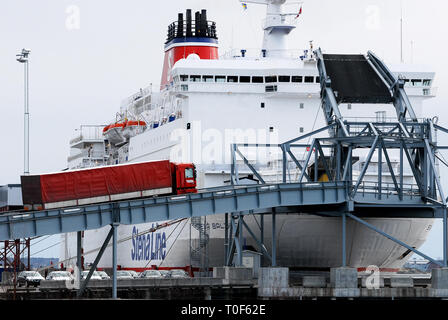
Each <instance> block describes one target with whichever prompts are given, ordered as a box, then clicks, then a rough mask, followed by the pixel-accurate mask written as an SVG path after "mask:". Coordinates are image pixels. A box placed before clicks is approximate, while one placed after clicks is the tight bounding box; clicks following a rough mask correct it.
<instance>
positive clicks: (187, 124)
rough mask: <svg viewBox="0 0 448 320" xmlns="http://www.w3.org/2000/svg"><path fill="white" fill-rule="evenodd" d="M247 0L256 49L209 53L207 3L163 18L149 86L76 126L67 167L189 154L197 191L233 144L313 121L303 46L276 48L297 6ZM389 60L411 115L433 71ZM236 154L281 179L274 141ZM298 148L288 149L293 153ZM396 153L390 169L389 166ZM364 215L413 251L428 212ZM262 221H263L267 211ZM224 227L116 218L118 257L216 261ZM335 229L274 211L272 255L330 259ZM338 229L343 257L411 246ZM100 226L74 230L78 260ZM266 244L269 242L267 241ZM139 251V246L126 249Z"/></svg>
mask: <svg viewBox="0 0 448 320" xmlns="http://www.w3.org/2000/svg"><path fill="white" fill-rule="evenodd" d="M246 2H253V3H257V4H263V5H266V7H267V14H266V18H265V20H264V21H263V29H264V39H263V44H262V47H261V48H260V50H259V51H258V52H257V53H256V55H250V54H249V53H248V51H247V50H246V49H245V48H241V50H239V51H238V52H231V53H226V54H223V55H222V56H221V57H220V56H219V54H218V31H217V26H216V23H214V22H212V21H208V20H207V12H206V11H205V10H201V11H198V12H196V13H195V14H194V18H193V14H192V11H191V10H187V12H186V15H185V16H184V15H183V14H179V15H178V19H177V21H176V22H173V23H172V24H170V25H169V27H168V36H167V41H166V43H165V58H164V68H163V73H162V77H161V86H160V92H153V90H152V88H151V87H148V88H143V89H140V90H138V92H137V93H135V94H134V95H132V96H131V97H129V98H127V99H125V100H124V101H123V102H122V105H121V107H120V110H119V112H117V114H116V116H115V118H114V119H113V120H112V121H110V123H109V124H108V125H107V126H106V125H104V126H100V127H96V129H92V130H93V131H94V133H93V134H91V135H93V138H92V139H89V138H88V135H87V134H84V135H83V134H81V135H80V136H78V137H77V139H74V140H72V141H71V147H72V154H71V156H70V157H69V159H68V160H69V161H68V163H69V169H74V168H80V167H87V166H93V165H107V164H119V163H126V162H141V161H147V160H164V159H166V160H170V161H173V162H192V163H194V164H195V165H196V168H197V172H198V187H199V188H208V187H214V186H222V185H226V184H229V183H230V162H231V161H230V160H231V159H230V145H231V144H232V143H280V142H283V141H287V140H289V139H293V138H295V137H297V136H299V135H303V134H306V133H307V132H310V131H313V129H316V128H319V127H322V126H323V125H324V122H325V118H324V116H323V115H322V108H321V105H320V103H321V100H320V82H319V74H318V70H317V65H316V59H315V57H314V56H313V47H312V43H311V44H310V48H309V49H307V50H304V51H296V52H293V51H291V50H288V49H287V47H286V39H287V36H288V35H289V34H290V32H292V31H293V30H294V29H295V28H296V23H297V20H296V19H294V18H295V16H296V15H297V13H284V12H283V7H284V4H285V0H256V1H255V0H254V1H246ZM390 68H391V70H392V71H393V72H394V73H395V74H396V75H398V76H400V77H402V78H404V79H405V80H406V85H405V88H406V92H407V94H408V96H409V97H410V99H411V101H412V105H413V108H414V110H415V111H416V113H417V116H421V114H422V108H423V102H424V101H425V100H426V99H428V98H431V97H434V96H435V89H434V88H433V86H432V84H433V79H434V76H435V73H434V72H432V71H430V70H428V69H426V68H422V67H417V66H410V65H404V64H400V65H391V66H390ZM340 109H341V113H342V114H343V116H344V118H345V119H358V120H361V119H364V120H365V119H373V120H372V121H375V122H387V121H389V120H390V118H392V117H394V116H395V110H394V109H393V108H391V107H390V106H384V105H366V104H364V105H358V104H341V105H340ZM95 130H96V131H95ZM98 132H100V133H98ZM98 134H99V135H100V136H98ZM322 134H324V135H325V132H324V133H322ZM91 135H90V136H91ZM90 136H89V137H90ZM247 152H248V154H249V155H248V159H249V160H250V161H251V163H252V165H253V166H254V167H256V168H257V170H258V171H259V172H260V173H262V174H263V177H264V179H265V180H266V181H280V180H281V170H280V168H279V165H278V163H279V161H280V160H281V155H280V154H279V153H278V152H277V151H276V150H267V151H265V152H258V151H254V150H249V149H248V150H247ZM305 156H306V154H305V153H302V154H296V157H297V159H299V160H301V161H303V160H304V158H305ZM362 161H363V158H362V155H360V156H359V158H358V162H357V163H355V164H354V167H355V168H356V166H358V167H360V166H361V165H362ZM372 162H373V165H371V167H370V168H371V169H370V170H375V169H374V167H375V165H376V166H377V167H378V166H380V165H381V166H384V165H385V164H384V163H381V164H380V163H378V160H376V164H375V160H373V161H372ZM392 162H394V159H392ZM397 162H398V161H395V165H394V171H395V170H396V172H397V173H398V172H399V168H398V167H397ZM245 168H246V167H243V163H242V160H241V170H240V174H244V173H245V172H246V173H247V177H246V178H245V181H244V183H256V182H257V181H256V179H254V178H253V176H251V174H250V172H249V171H247V168H246V169H245ZM244 170H246V171H244ZM371 176H372V177H374V176H375V174H374V172H371ZM368 177H369V172H368V173H367V178H366V179H368ZM289 179H290V180H291V181H293V180H294V179H297V177H296V175H295V172H290V174H289ZM387 179H388V178H387V174H386V177H385V181H386V182H387ZM404 180H405V182H406V183H412V174H411V173H410V172H406V170H405V174H404ZM372 183H374V182H372ZM366 220H367V221H369V223H371V224H373V225H375V226H376V227H378V228H380V229H381V230H384V231H386V232H388V233H390V234H392V235H394V236H395V237H397V238H399V239H400V240H402V241H404V242H406V243H408V244H409V245H411V246H413V247H415V248H418V247H420V246H421V245H422V244H423V243H424V241H425V239H426V237H427V235H428V233H429V231H430V229H431V227H432V224H433V220H432V219H408V218H406V219H405V218H397V219H387V220H386V219H380V218H370V219H366ZM162 223H164V222H161V224H162ZM247 223H248V224H249V225H250V227H251V229H252V230H257V232H258V233H259V232H260V228H259V225H260V221H259V218H258V217H255V216H253V219H250V218H249V219H247ZM265 225H266V226H265V228H270V223H269V219H266V221H265ZM224 226H225V224H224V217H223V216H213V217H208V218H207V219H206V220H205V218H195V219H191V220H182V221H179V222H177V223H174V224H169V226H167V227H166V228H156V231H155V232H148V230H150V229H152V230H153V229H154V227H157V225H156V224H151V225H140V226H120V227H119V232H118V233H119V237H120V240H119V245H118V253H119V258H118V260H119V261H118V264H119V265H120V266H121V268H129V269H134V270H141V269H145V268H151V267H152V266H157V267H186V266H193V267H204V266H207V267H212V266H222V265H223V264H224ZM339 230H340V221H339V220H338V219H337V218H335V219H332V218H320V217H316V216H311V215H307V214H306V213H305V212H298V213H297V214H294V215H291V214H290V215H284V216H278V217H277V233H278V248H277V252H278V264H279V265H283V266H289V267H299V268H301V267H306V268H328V267H332V266H336V265H338V264H339V263H340V261H339V259H340V257H339V254H338V252H339V251H340V250H339V249H340V246H341V243H340V235H339ZM348 232H349V238H348V240H347V243H348V244H349V249H348V261H347V262H348V264H349V265H351V266H354V267H358V268H364V267H367V266H369V265H377V266H378V267H380V268H385V269H397V268H399V267H401V266H402V265H403V264H404V263H405V262H406V260H407V258H409V256H410V251H406V250H405V249H403V248H402V247H400V246H399V245H397V244H394V243H393V242H390V241H389V240H387V239H385V238H381V237H380V236H378V235H376V234H375V233H373V232H371V231H368V230H367V229H365V228H363V227H362V226H359V225H356V224H355V223H349V224H348ZM106 233H107V231H106V230H103V229H101V230H93V231H86V232H85V233H84V244H83V246H84V253H85V260H86V262H87V263H88V262H91V261H93V259H94V257H95V254H94V253H95V252H96V250H98V249H99V247H100V246H101V242H102V241H103V240H104V238H105V236H106ZM161 236H163V237H165V238H166V239H167V240H166V247H165V248H164V249H163V250H164V251H163V254H161V255H155V254H152V248H153V247H154V241H155V240H154V239H157V238H158V237H161ZM245 245H246V248H251V249H254V250H256V247H257V246H256V244H255V242H254V240H253V239H252V238H251V237H250V236H247V237H245ZM265 245H266V246H267V248H268V249H269V246H270V239H269V238H268V239H265ZM75 246H76V235H71V234H69V235H66V236H64V238H63V244H62V246H61V253H62V256H61V259H60V260H62V261H66V263H65V265H74V261H71V260H70V258H71V257H74V256H75ZM139 250H142V252H146V253H148V254H143V255H137V254H135V253H136V252H137V251H139ZM201 252H202V253H203V254H202V255H201V254H199V253H201ZM110 255H111V252H110V250H106V252H105V255H104V256H103V258H102V260H101V262H100V267H110V265H109V264H110V263H109V261H111V259H110ZM205 255H206V256H207V259H205V258H204V256H205Z"/></svg>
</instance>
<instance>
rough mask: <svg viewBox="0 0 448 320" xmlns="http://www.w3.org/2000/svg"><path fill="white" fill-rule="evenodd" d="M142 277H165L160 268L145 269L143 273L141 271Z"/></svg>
mask: <svg viewBox="0 0 448 320" xmlns="http://www.w3.org/2000/svg"><path fill="white" fill-rule="evenodd" d="M140 278H145V279H149V278H163V276H162V274H161V273H160V271H159V270H145V271H143V272H142V273H140Z"/></svg>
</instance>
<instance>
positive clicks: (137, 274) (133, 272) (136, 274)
mask: <svg viewBox="0 0 448 320" xmlns="http://www.w3.org/2000/svg"><path fill="white" fill-rule="evenodd" d="M127 271H128V272H129V273H130V274H131V275H132V276H133V277H134V279H135V278H138V277H139V276H140V274H139V273H138V272H137V271H134V270H127Z"/></svg>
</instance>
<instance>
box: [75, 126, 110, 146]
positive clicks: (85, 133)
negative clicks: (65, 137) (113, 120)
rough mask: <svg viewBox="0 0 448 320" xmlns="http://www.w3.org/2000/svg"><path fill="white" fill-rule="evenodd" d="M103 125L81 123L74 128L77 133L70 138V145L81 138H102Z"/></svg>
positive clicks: (81, 139)
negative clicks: (77, 127)
mask: <svg viewBox="0 0 448 320" xmlns="http://www.w3.org/2000/svg"><path fill="white" fill-rule="evenodd" d="M104 127H105V125H103V124H102V125H81V127H80V128H79V129H76V132H77V135H76V136H75V137H74V138H73V139H71V140H70V145H73V144H75V143H78V142H81V141H83V140H103V128H104Z"/></svg>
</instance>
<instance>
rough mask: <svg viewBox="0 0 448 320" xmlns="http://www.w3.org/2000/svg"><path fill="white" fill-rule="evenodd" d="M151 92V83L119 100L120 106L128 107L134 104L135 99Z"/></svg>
mask: <svg viewBox="0 0 448 320" xmlns="http://www.w3.org/2000/svg"><path fill="white" fill-rule="evenodd" d="M151 93H152V85H150V86H148V87H146V88H142V89H140V91H139V92H137V93H134V94H133V95H131V96H129V97H127V98H126V99H123V100H122V101H121V106H122V107H128V106H129V105H131V104H134V103H135V101H138V100H140V99H141V98H143V97H146V96H148V95H150V94H151Z"/></svg>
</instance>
